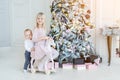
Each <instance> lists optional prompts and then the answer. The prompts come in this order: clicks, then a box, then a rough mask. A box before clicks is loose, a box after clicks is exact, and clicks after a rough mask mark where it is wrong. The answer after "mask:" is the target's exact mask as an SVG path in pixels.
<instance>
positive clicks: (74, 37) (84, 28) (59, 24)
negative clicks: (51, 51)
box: [49, 0, 95, 63]
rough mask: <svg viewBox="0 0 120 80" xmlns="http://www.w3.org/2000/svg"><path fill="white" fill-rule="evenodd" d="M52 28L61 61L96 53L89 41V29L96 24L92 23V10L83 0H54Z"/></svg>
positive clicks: (51, 31) (50, 34) (51, 34)
mask: <svg viewBox="0 0 120 80" xmlns="http://www.w3.org/2000/svg"><path fill="white" fill-rule="evenodd" d="M51 14H52V21H51V23H52V24H51V30H50V33H49V36H51V37H53V39H54V41H55V44H56V47H55V48H56V49H57V50H58V51H59V54H60V55H59V58H58V60H59V62H60V63H62V61H63V60H65V61H67V62H71V61H72V60H73V58H79V57H80V56H85V55H87V54H95V50H94V48H93V46H92V44H91V42H90V41H89V38H90V37H91V35H90V34H89V33H88V30H89V29H91V28H93V27H94V26H93V25H92V24H91V23H90V14H91V11H90V9H88V7H87V5H86V4H85V3H84V1H83V0H54V1H53V2H52V5H51Z"/></svg>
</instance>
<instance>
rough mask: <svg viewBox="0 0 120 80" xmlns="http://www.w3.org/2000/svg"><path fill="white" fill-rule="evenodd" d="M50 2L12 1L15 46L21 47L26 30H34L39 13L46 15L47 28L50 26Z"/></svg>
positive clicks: (40, 0) (42, 0) (41, 0)
mask: <svg viewBox="0 0 120 80" xmlns="http://www.w3.org/2000/svg"><path fill="white" fill-rule="evenodd" d="M49 5H50V1H49V0H11V6H10V7H11V8H10V9H11V15H12V16H11V29H12V30H11V37H12V45H13V46H21V45H23V42H24V35H23V31H24V29H25V28H31V29H33V28H34V25H35V18H36V14H37V13H38V12H44V13H45V15H46V20H47V21H46V26H47V27H49V25H50V11H49Z"/></svg>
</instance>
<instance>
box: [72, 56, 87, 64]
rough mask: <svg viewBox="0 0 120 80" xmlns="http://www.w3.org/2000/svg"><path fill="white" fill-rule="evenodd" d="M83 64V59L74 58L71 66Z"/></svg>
mask: <svg viewBox="0 0 120 80" xmlns="http://www.w3.org/2000/svg"><path fill="white" fill-rule="evenodd" d="M79 64H85V58H74V59H73V65H79Z"/></svg>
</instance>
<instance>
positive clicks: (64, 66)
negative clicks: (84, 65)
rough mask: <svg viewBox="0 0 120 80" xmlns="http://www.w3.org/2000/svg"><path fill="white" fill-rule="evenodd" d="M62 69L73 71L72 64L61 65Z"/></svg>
mask: <svg viewBox="0 0 120 80" xmlns="http://www.w3.org/2000/svg"><path fill="white" fill-rule="evenodd" d="M62 68H63V69H73V64H72V63H63V64H62Z"/></svg>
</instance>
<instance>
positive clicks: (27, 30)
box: [24, 28, 32, 34]
mask: <svg viewBox="0 0 120 80" xmlns="http://www.w3.org/2000/svg"><path fill="white" fill-rule="evenodd" d="M27 31H30V33H31V34H32V30H31V29H28V28H27V29H25V30H24V33H25V32H27Z"/></svg>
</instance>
